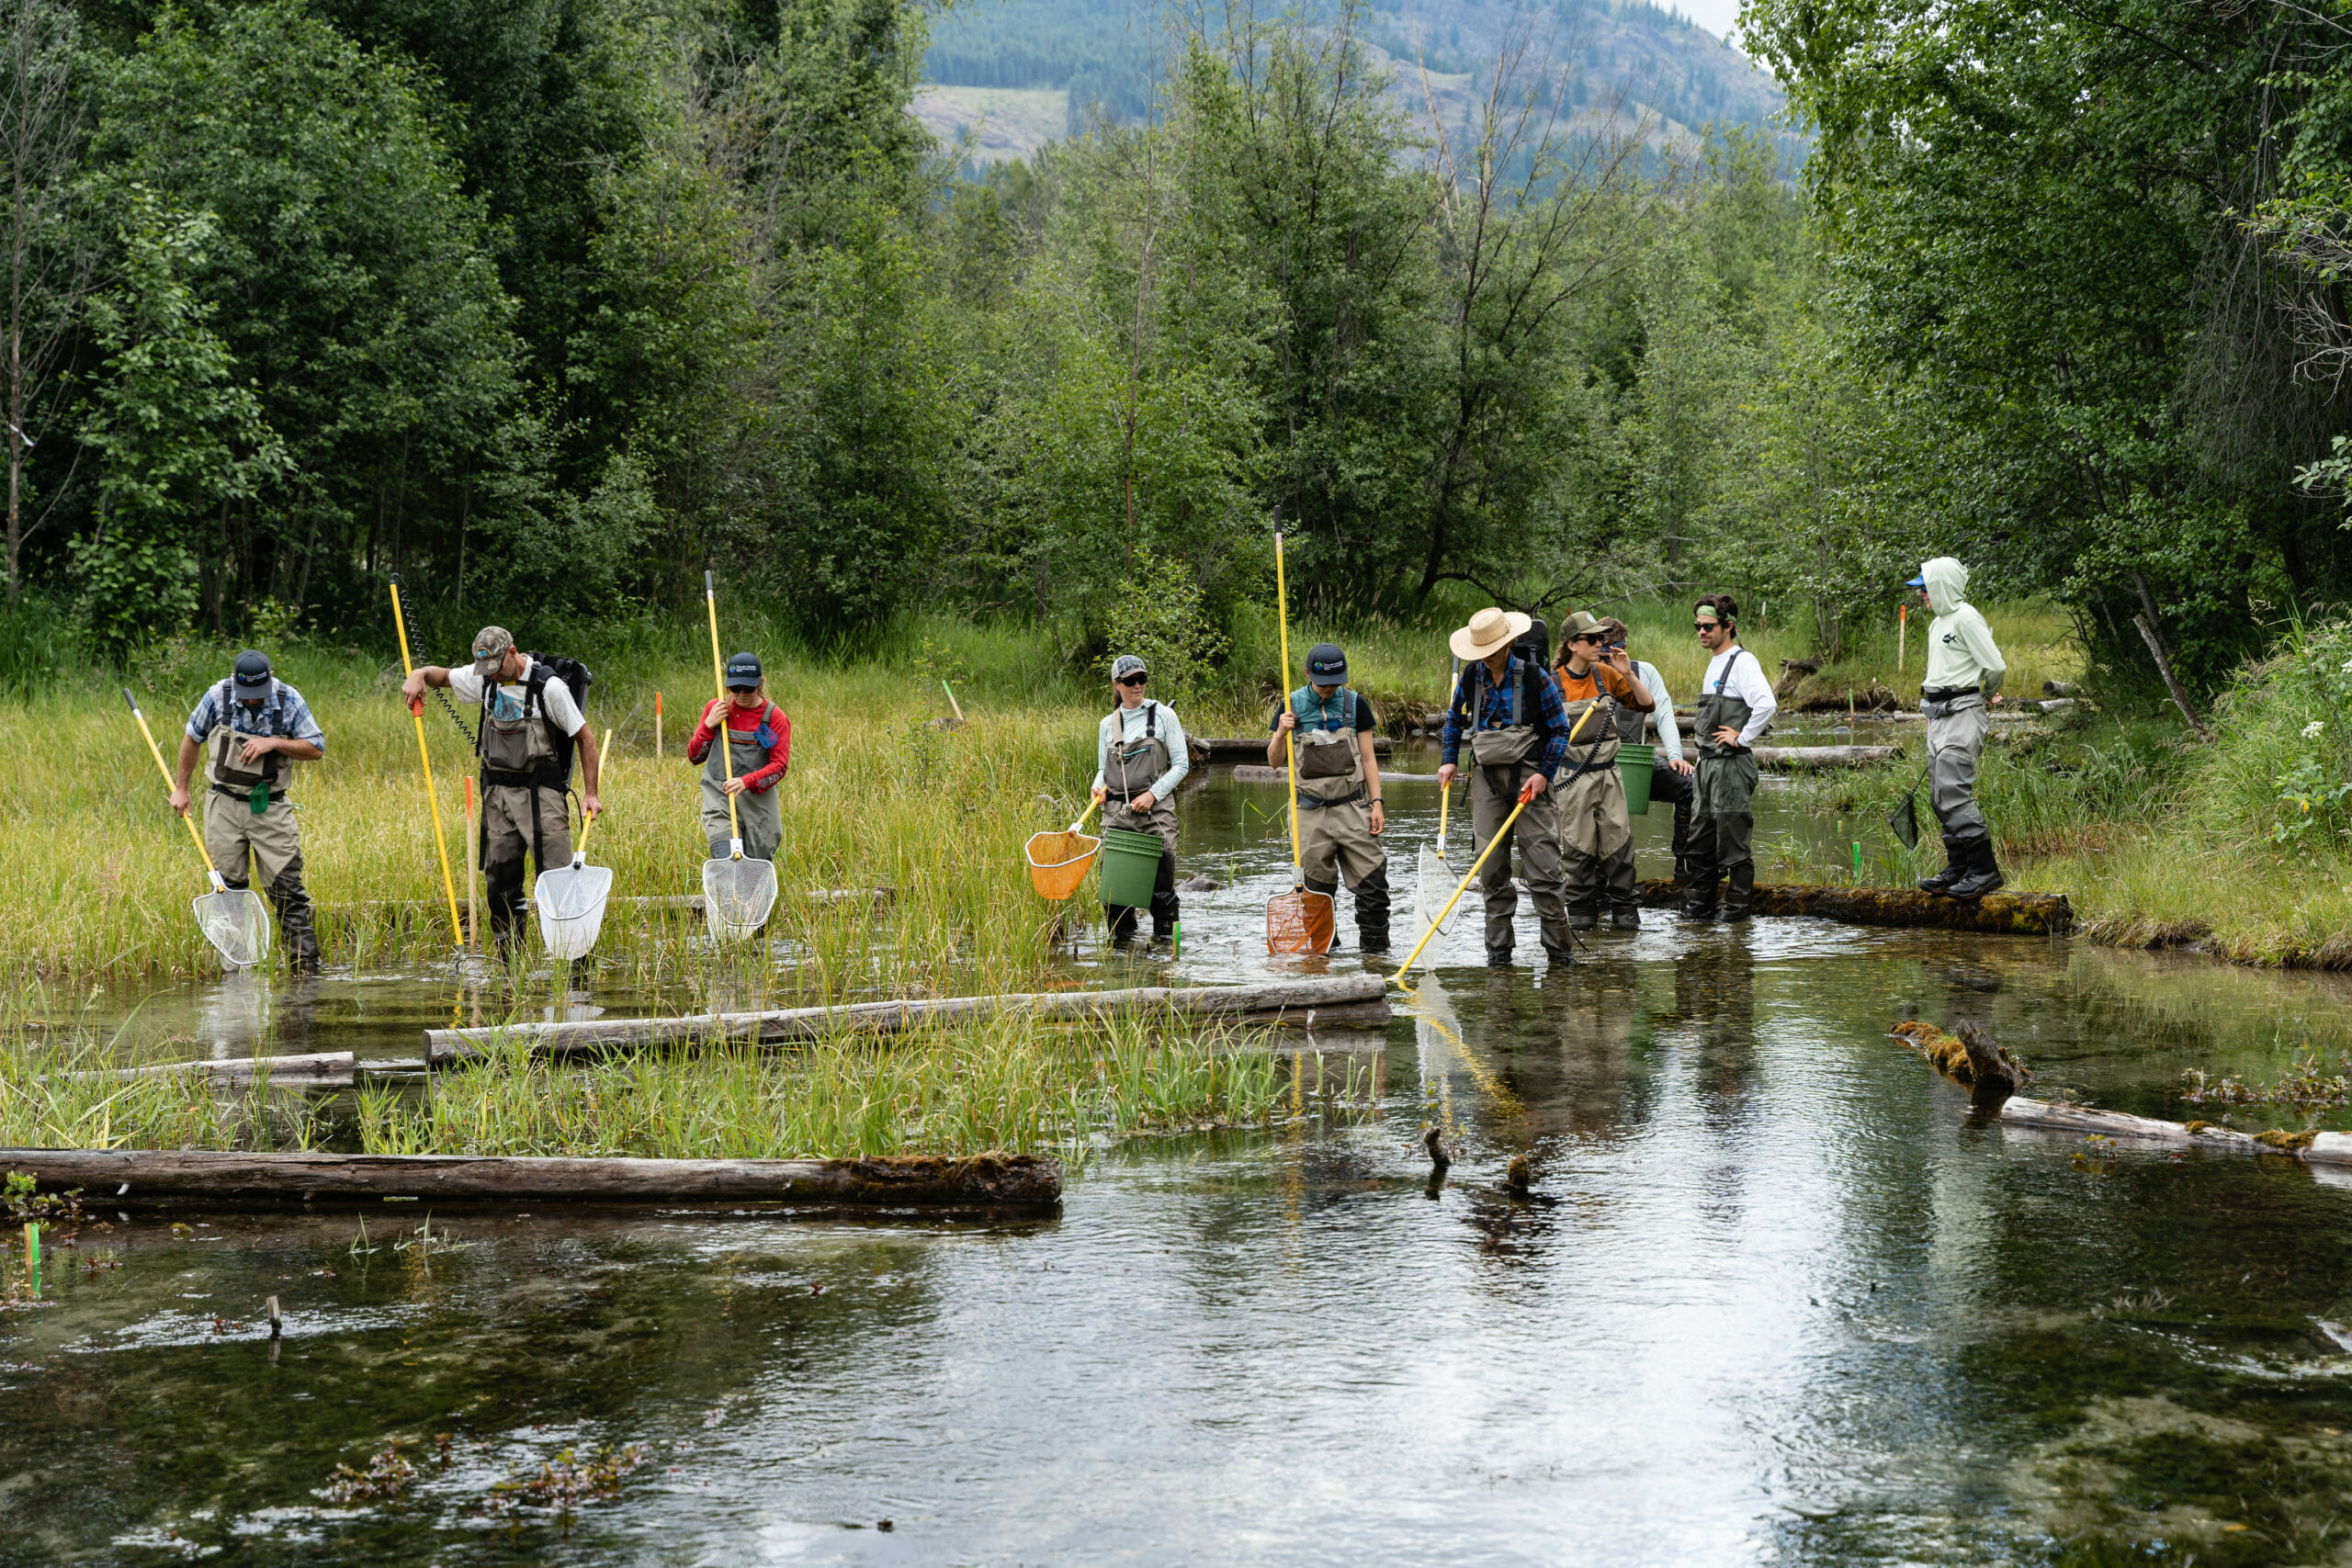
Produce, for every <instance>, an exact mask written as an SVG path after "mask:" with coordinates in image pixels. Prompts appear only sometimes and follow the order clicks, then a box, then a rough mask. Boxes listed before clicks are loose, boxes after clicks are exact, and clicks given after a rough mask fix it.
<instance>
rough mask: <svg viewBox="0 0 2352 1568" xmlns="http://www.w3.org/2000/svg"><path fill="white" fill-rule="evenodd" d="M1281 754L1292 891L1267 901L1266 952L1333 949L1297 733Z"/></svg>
mask: <svg viewBox="0 0 2352 1568" xmlns="http://www.w3.org/2000/svg"><path fill="white" fill-rule="evenodd" d="M1281 524H1282V519H1281V517H1280V515H1279V514H1277V515H1276V517H1275V527H1274V604H1275V613H1276V615H1278V616H1279V617H1280V619H1281V621H1282V650H1283V707H1284V708H1285V709H1287V708H1288V707H1289V706H1290V591H1289V588H1288V585H1287V584H1285V583H1284V581H1283V533H1282V526H1281ZM1283 757H1284V759H1285V761H1288V763H1289V764H1290V765H1289V767H1288V768H1286V769H1285V770H1284V772H1286V773H1288V774H1289V777H1290V864H1291V890H1290V891H1289V892H1287V893H1277V894H1276V895H1274V897H1272V898H1269V899H1267V900H1266V951H1267V952H1268V953H1329V952H1330V951H1331V940H1332V938H1333V937H1335V936H1336V935H1338V934H1339V912H1338V910H1337V909H1336V908H1334V907H1333V905H1332V902H1331V896H1330V895H1329V893H1317V892H1315V891H1314V890H1312V889H1311V888H1309V887H1308V886H1306V859H1305V857H1304V856H1302V855H1301V854H1300V852H1299V848H1298V741H1297V739H1296V738H1295V732H1294V731H1292V730H1284V731H1283Z"/></svg>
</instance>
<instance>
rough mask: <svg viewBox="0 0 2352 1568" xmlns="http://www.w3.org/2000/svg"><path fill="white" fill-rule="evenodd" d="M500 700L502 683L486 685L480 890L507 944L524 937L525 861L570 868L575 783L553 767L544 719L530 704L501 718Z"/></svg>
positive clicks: (494, 928) (494, 932)
mask: <svg viewBox="0 0 2352 1568" xmlns="http://www.w3.org/2000/svg"><path fill="white" fill-rule="evenodd" d="M502 696H503V689H502V688H501V687H500V686H498V685H497V684H495V683H489V684H487V685H486V686H485V688H484V691H483V694H482V710H481V738H480V741H479V750H480V751H481V874H482V888H483V891H484V892H485V893H486V894H487V895H488V896H489V898H490V929H491V933H492V936H494V937H495V938H496V939H497V940H498V941H499V942H502V943H503V942H512V941H514V940H515V937H516V934H517V933H518V932H519V931H521V930H522V926H523V872H524V862H525V859H526V856H527V857H529V858H530V859H532V860H535V861H536V862H537V865H538V869H539V870H541V871H545V870H547V869H548V867H549V866H555V865H570V864H571V807H570V802H569V801H568V800H567V798H566V788H567V785H568V784H569V783H570V780H569V778H568V777H567V776H566V774H565V773H560V772H558V770H557V768H556V754H555V744H554V742H553V741H552V740H550V739H548V720H547V718H546V716H545V715H544V714H542V713H540V712H538V711H537V705H535V704H526V705H524V707H523V708H521V709H520V710H518V714H517V716H515V717H513V718H500V717H498V716H496V714H497V711H498V708H499V706H500V705H501V703H500V698H501V697H502ZM507 700H508V701H509V702H511V701H512V699H507Z"/></svg>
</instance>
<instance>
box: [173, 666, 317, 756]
mask: <svg viewBox="0 0 2352 1568" xmlns="http://www.w3.org/2000/svg"><path fill="white" fill-rule="evenodd" d="M228 684H229V682H226V681H215V682H212V684H211V685H209V686H208V687H206V688H205V691H204V700H203V701H201V702H199V703H198V704H197V705H196V711H195V712H194V713H192V714H190V715H188V716H187V738H188V739H190V740H193V741H195V742H196V743H197V744H198V745H199V746H201V745H203V744H204V742H205V741H206V740H207V739H209V738H210V737H211V734H212V732H213V731H214V730H216V729H218V728H220V727H221V725H223V724H226V725H227V726H228V727H229V728H230V729H231V730H232V731H233V732H234V733H236V734H239V735H283V736H286V737H288V738H289V739H295V740H307V741H309V742H310V743H311V745H313V746H315V747H317V748H318V749H319V751H320V754H321V755H322V756H323V755H324V754H325V752H326V749H327V737H326V731H324V730H322V729H321V728H319V721H318V720H317V719H315V718H312V717H311V705H310V704H308V703H306V702H304V701H303V700H302V694H301V693H300V692H298V691H296V690H295V689H294V688H293V687H291V686H289V685H288V684H287V683H286V682H283V681H275V680H274V681H272V682H270V683H269V695H268V696H266V697H264V698H263V699H262V701H261V705H260V706H258V707H247V706H246V705H244V704H243V703H242V702H240V701H238V700H237V698H236V697H235V696H234V695H233V694H232V695H225V696H224V695H223V691H222V689H223V688H224V687H226V686H227V685H228ZM223 707H226V708H227V709H228V712H227V713H225V714H224V713H222V712H221V709H222V708H223Z"/></svg>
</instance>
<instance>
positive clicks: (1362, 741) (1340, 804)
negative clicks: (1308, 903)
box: [1266, 642, 1388, 953]
mask: <svg viewBox="0 0 2352 1568" xmlns="http://www.w3.org/2000/svg"><path fill="white" fill-rule="evenodd" d="M1273 731H1274V738H1273V739H1272V740H1270V741H1268V742H1267V743H1266V761H1267V762H1269V763H1270V764H1272V766H1274V767H1277V768H1279V767H1283V766H1285V765H1286V761H1285V759H1284V757H1283V736H1285V735H1290V736H1292V737H1293V740H1294V743H1295V746H1296V748H1297V753H1298V756H1297V765H1298V853H1299V864H1300V872H1301V874H1302V875H1303V876H1304V877H1305V878H1306V886H1307V890H1308V891H1309V892H1314V893H1321V894H1325V895H1327V896H1328V895H1332V894H1336V893H1337V892H1338V891H1339V889H1340V881H1341V880H1342V879H1344V880H1345V881H1346V882H1347V885H1348V888H1349V890H1350V891H1351V893H1353V894H1354V895H1355V900H1356V940H1357V942H1358V943H1359V944H1361V946H1362V948H1363V951H1364V952H1365V953H1385V952H1387V951H1388V852H1387V851H1385V850H1384V849H1382V848H1381V846H1380V836H1381V834H1382V833H1384V832H1385V831H1386V830H1387V827H1388V822H1387V808H1386V807H1385V805H1384V804H1383V803H1382V801H1381V798H1380V796H1381V789H1380V763H1379V761H1378V760H1377V758H1376V756H1375V754H1374V749H1373V738H1374V736H1375V735H1377V734H1378V733H1379V732H1380V717H1379V716H1378V715H1377V714H1375V713H1374V712H1373V711H1372V705H1371V704H1370V703H1368V702H1366V701H1364V700H1363V694H1362V693H1360V692H1357V691H1354V690H1353V689H1351V687H1350V686H1349V685H1348V656H1347V655H1346V654H1345V653H1344V652H1342V651H1340V645H1339V644H1338V643H1335V642H1318V643H1317V644H1316V645H1315V646H1314V647H1313V648H1311V649H1307V650H1306V685H1304V686H1301V687H1299V688H1298V689H1297V690H1296V691H1295V692H1293V693H1292V694H1290V701H1289V702H1287V703H1285V704H1284V705H1283V710H1282V711H1281V712H1280V713H1278V714H1276V715H1275V716H1274V722H1273Z"/></svg>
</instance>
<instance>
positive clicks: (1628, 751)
mask: <svg viewBox="0 0 2352 1568" xmlns="http://www.w3.org/2000/svg"><path fill="white" fill-rule="evenodd" d="M1655 767H1657V747H1655V746H1631V745H1627V746H1620V747H1618V748H1617V772H1618V773H1620V774H1621V775H1622V776H1623V778H1624V780H1625V809H1626V810H1627V811H1628V812H1630V813H1631V814H1633V815H1634V816H1635V817H1647V816H1648V815H1649V814H1650V770H1651V769H1652V768H1655Z"/></svg>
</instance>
